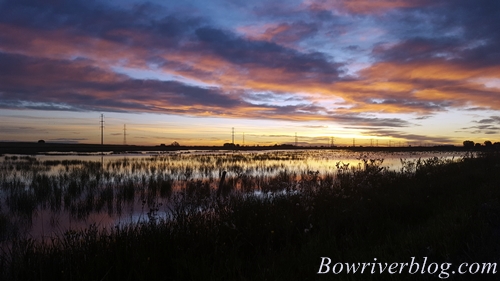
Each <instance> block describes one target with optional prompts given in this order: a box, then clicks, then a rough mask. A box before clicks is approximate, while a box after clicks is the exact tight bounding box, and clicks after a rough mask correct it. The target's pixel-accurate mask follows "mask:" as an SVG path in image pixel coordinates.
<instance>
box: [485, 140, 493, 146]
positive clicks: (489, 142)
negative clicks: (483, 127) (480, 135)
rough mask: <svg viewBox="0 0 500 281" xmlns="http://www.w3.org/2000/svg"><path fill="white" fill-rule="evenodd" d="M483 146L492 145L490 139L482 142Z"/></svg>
mask: <svg viewBox="0 0 500 281" xmlns="http://www.w3.org/2000/svg"><path fill="white" fill-rule="evenodd" d="M484 146H488V147H490V146H493V144H492V143H491V141H489V140H487V141H485V142H484Z"/></svg>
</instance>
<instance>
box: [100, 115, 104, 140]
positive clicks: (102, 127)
mask: <svg viewBox="0 0 500 281" xmlns="http://www.w3.org/2000/svg"><path fill="white" fill-rule="evenodd" d="M100 123H101V145H103V143H104V135H103V133H104V114H101V122H100Z"/></svg>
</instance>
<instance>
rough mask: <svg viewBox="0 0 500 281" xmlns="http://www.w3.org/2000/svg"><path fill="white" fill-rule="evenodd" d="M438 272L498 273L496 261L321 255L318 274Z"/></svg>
mask: <svg viewBox="0 0 500 281" xmlns="http://www.w3.org/2000/svg"><path fill="white" fill-rule="evenodd" d="M387 273H388V274H431V275H434V274H436V275H437V276H438V277H439V278H440V279H448V278H449V277H450V276H452V275H456V274H458V275H464V274H474V275H475V274H489V275H492V274H496V273H497V264H496V263H478V262H472V263H466V262H464V263H461V264H458V265H453V264H452V263H448V262H444V263H436V262H429V261H428V259H427V257H423V258H422V259H421V260H417V259H415V257H411V261H410V262H393V263H386V262H377V258H374V259H373V262H361V263H360V262H358V263H355V262H353V263H348V262H333V261H332V259H330V258H329V257H321V263H320V265H319V270H318V272H317V274H387Z"/></svg>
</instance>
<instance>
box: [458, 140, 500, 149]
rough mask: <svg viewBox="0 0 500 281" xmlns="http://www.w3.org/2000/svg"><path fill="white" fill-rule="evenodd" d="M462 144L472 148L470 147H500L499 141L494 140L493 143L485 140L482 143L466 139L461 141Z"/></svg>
mask: <svg viewBox="0 0 500 281" xmlns="http://www.w3.org/2000/svg"><path fill="white" fill-rule="evenodd" d="M463 144H464V147H469V148H472V147H483V146H484V147H491V148H492V147H495V148H499V147H500V142H495V143H492V142H491V141H489V140H487V141H485V142H484V143H483V144H481V143H479V142H473V141H471V140H466V141H464V142H463Z"/></svg>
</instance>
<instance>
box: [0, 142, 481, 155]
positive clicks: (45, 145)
mask: <svg viewBox="0 0 500 281" xmlns="http://www.w3.org/2000/svg"><path fill="white" fill-rule="evenodd" d="M275 149H283V150H305V149H344V150H345V149H347V150H353V151H469V150H471V149H470V148H468V147H463V146H453V145H436V146H392V147H389V146H354V147H353V146H295V145H292V144H276V145H269V146H259V145H252V146H240V145H238V144H231V143H226V144H224V145H221V146H183V145H178V144H177V143H176V145H165V144H160V145H150V146H145V145H119V144H104V145H100V144H80V143H79V144H72V143H49V142H44V141H40V142H0V155H3V154H24V155H34V154H44V153H57V152H60V153H66V152H75V153H92V152H113V153H124V152H142V151H145V152H146V151H151V152H153V151H154V152H162V151H165V152H167V151H179V150H238V151H253V150H275ZM472 149H473V150H474V149H475V150H482V149H487V147H479V148H472Z"/></svg>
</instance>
